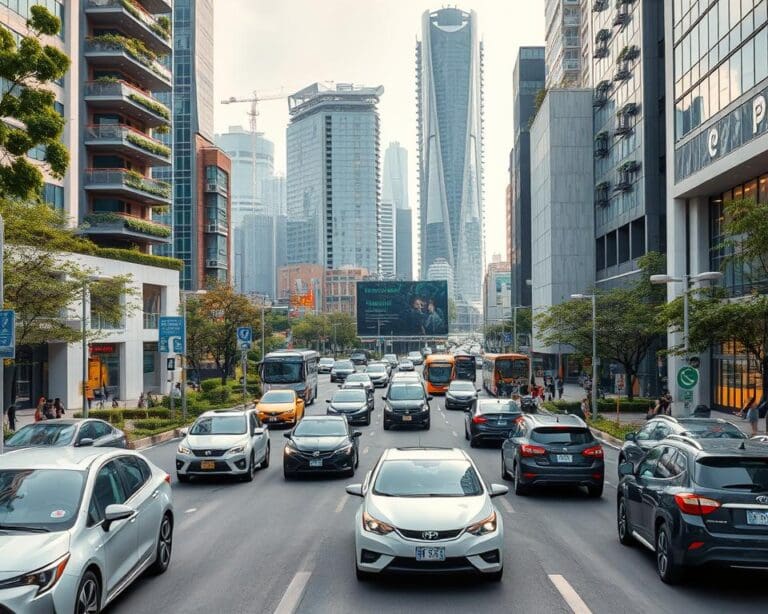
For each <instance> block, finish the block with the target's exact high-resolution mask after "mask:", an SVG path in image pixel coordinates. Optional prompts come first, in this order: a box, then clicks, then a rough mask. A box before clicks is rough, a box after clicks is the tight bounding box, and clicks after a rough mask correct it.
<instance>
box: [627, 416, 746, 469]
mask: <svg viewBox="0 0 768 614" xmlns="http://www.w3.org/2000/svg"><path fill="white" fill-rule="evenodd" d="M669 435H685V436H688V437H692V438H693V439H746V438H747V436H746V435H744V433H742V432H741V429H739V427H738V426H736V425H735V424H732V423H731V422H728V421H727V420H722V419H720V418H677V419H676V418H673V417H672V416H656V417H655V418H651V419H650V420H648V422H646V423H645V425H644V426H643V428H641V429H640V430H639V431H637V432H636V433H627V434H626V436H625V437H624V439H625V440H626V441H625V442H624V445H623V446H622V448H621V452H619V464H621V463H623V462H624V461H630V462H633V463H636V462H637V461H638V460H640V459H641V458H642V457H643V455H644V454H645V453H646V452H648V450H650V449H651V448H653V447H655V446H657V445H658V443H659V442H660V441H661V440H662V439H665V438H666V437H668V436H669Z"/></svg>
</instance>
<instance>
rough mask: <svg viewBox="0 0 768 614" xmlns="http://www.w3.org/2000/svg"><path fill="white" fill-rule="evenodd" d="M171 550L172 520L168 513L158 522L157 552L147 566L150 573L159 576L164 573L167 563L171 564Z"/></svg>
mask: <svg viewBox="0 0 768 614" xmlns="http://www.w3.org/2000/svg"><path fill="white" fill-rule="evenodd" d="M172 551H173V521H172V520H171V516H170V514H166V515H165V516H163V520H162V522H161V523H160V532H159V534H158V536H157V553H156V555H155V562H154V563H152V566H151V567H150V568H149V571H150V573H151V574H153V575H156V576H159V575H160V574H161V573H165V571H166V570H167V569H168V565H170V564H171V553H172Z"/></svg>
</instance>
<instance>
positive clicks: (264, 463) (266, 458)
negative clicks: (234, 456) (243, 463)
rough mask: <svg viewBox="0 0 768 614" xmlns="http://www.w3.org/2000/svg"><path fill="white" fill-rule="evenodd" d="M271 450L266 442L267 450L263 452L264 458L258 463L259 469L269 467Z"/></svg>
mask: <svg viewBox="0 0 768 614" xmlns="http://www.w3.org/2000/svg"><path fill="white" fill-rule="evenodd" d="M270 450H271V446H270V445H269V444H267V451H266V452H264V460H262V461H261V465H259V469H266V468H267V467H269V452H270Z"/></svg>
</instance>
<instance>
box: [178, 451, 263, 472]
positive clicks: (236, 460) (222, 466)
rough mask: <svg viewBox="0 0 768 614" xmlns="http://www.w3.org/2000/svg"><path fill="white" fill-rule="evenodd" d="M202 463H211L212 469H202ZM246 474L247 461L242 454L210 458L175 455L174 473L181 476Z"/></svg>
mask: <svg viewBox="0 0 768 614" xmlns="http://www.w3.org/2000/svg"><path fill="white" fill-rule="evenodd" d="M203 462H206V463H210V462H212V463H213V468H212V469H203V465H202V463H203ZM247 472H248V460H247V458H246V455H245V453H244V452H241V453H240V454H232V455H231V456H217V457H211V458H205V457H200V456H187V455H186V454H176V473H180V474H181V475H242V474H244V473H247Z"/></svg>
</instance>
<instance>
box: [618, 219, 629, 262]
mask: <svg viewBox="0 0 768 614" xmlns="http://www.w3.org/2000/svg"><path fill="white" fill-rule="evenodd" d="M618 251H619V264H621V263H623V262H627V261H628V260H629V224H624V226H622V227H621V228H619V230H618Z"/></svg>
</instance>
